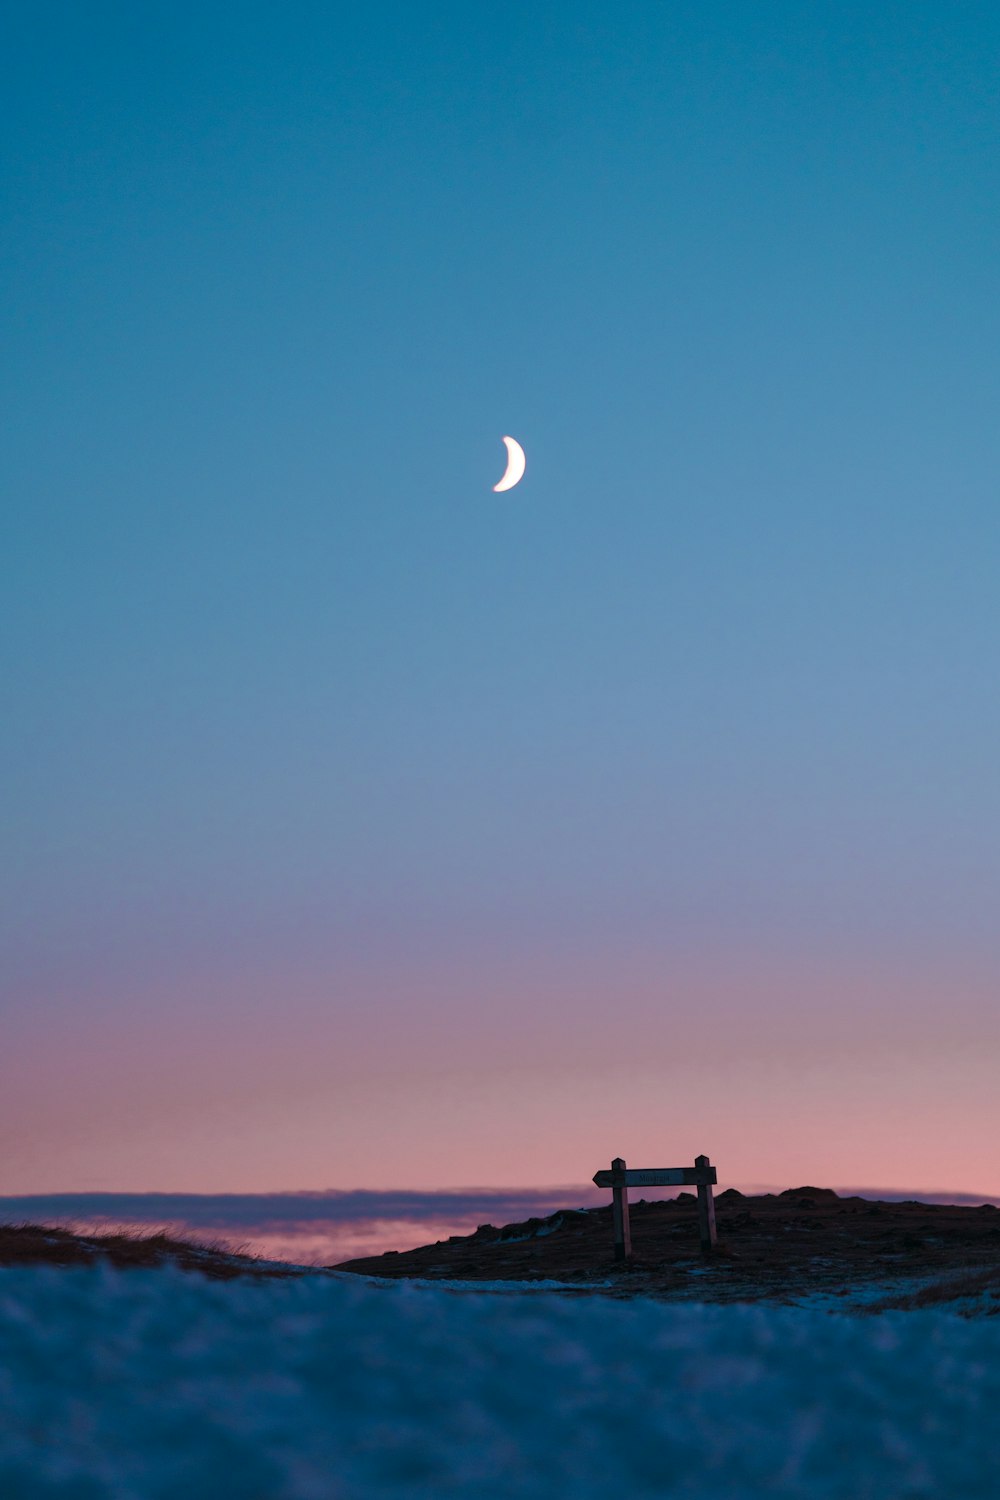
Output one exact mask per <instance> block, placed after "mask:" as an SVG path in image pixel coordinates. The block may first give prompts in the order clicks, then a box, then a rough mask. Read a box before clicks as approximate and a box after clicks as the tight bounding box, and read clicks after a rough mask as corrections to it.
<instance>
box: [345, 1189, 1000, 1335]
mask: <svg viewBox="0 0 1000 1500" xmlns="http://www.w3.org/2000/svg"><path fill="white" fill-rule="evenodd" d="M715 1202H716V1219H717V1224H718V1234H719V1243H718V1246H717V1248H716V1250H715V1251H714V1253H713V1254H711V1255H708V1256H703V1255H702V1254H701V1252H700V1251H699V1247H698V1226H697V1212H696V1208H695V1200H694V1197H693V1195H691V1194H689V1193H681V1194H680V1196H679V1197H678V1198H676V1199H674V1200H670V1201H666V1202H651V1203H647V1202H644V1201H640V1202H633V1203H631V1205H630V1208H631V1225H632V1250H633V1259H632V1262H631V1264H629V1265H620V1264H616V1262H615V1261H614V1259H613V1243H612V1229H611V1208H610V1205H609V1206H608V1207H607V1208H603V1209H591V1210H589V1211H586V1212H582V1211H579V1210H576V1211H574V1210H566V1211H564V1212H562V1213H556V1214H553V1215H551V1217H549V1218H547V1219H529V1220H527V1221H526V1222H525V1223H524V1224H512V1225H508V1226H507V1227H506V1228H504V1229H496V1228H494V1227H493V1226H492V1225H489V1224H486V1225H482V1226H481V1227H480V1228H479V1229H477V1230H476V1232H475V1234H471V1235H455V1236H453V1237H452V1238H451V1239H449V1240H446V1241H442V1242H440V1243H438V1244H435V1245H424V1246H422V1247H421V1248H420V1249H417V1250H408V1251H406V1252H403V1253H399V1254H396V1253H394V1252H391V1251H390V1252H389V1253H388V1254H385V1255H376V1256H371V1257H370V1258H367V1259H362V1260H349V1261H345V1262H344V1263H343V1264H342V1265H340V1266H337V1267H336V1269H337V1270H339V1271H352V1272H356V1273H359V1274H363V1275H368V1276H380V1277H419V1278H423V1279H426V1280H429V1281H434V1280H459V1281H466V1282H475V1281H506V1280H511V1281H525V1282H531V1281H536V1280H543V1279H544V1280H552V1281H560V1282H567V1283H570V1284H575V1285H578V1286H579V1288H580V1291H581V1292H583V1291H586V1290H588V1289H590V1288H592V1287H593V1288H595V1289H596V1287H597V1286H600V1287H601V1290H602V1291H603V1292H604V1294H605V1295H609V1294H610V1295H617V1296H626V1297H634V1296H653V1297H657V1298H662V1299H668V1300H671V1301H673V1300H688V1299H697V1300H699V1301H710V1302H735V1301H757V1300H760V1299H767V1300H773V1301H791V1300H795V1299H797V1298H800V1297H802V1296H803V1295H807V1294H814V1293H817V1292H819V1293H827V1294H829V1295H831V1296H839V1295H846V1293H847V1291H848V1290H850V1291H852V1292H855V1291H856V1290H857V1288H858V1287H859V1286H864V1285H865V1284H869V1285H870V1286H871V1287H872V1289H873V1290H874V1289H877V1288H878V1287H886V1286H887V1285H888V1286H896V1285H899V1287H900V1291H899V1294H898V1295H897V1296H895V1297H887V1298H885V1299H884V1300H883V1301H882V1303H881V1305H882V1306H889V1305H893V1306H921V1305H927V1304H929V1303H933V1302H939V1301H950V1300H954V1298H955V1295H956V1293H958V1292H961V1293H962V1294H963V1295H970V1296H972V1295H977V1294H979V1295H983V1294H985V1295H987V1296H989V1295H990V1294H991V1293H992V1295H993V1296H995V1297H996V1299H997V1311H998V1312H1000V1210H997V1209H996V1208H994V1207H993V1206H992V1205H984V1206H982V1207H981V1208H980V1207H977V1208H958V1207H952V1206H950V1205H940V1204H927V1203H916V1202H909V1203H887V1202H875V1201H871V1200H869V1199H866V1198H840V1197H838V1196H837V1194H836V1193H834V1192H832V1191H831V1190H830V1189H829V1188H814V1187H802V1188H790V1189H789V1190H788V1191H786V1192H784V1193H779V1194H770V1193H768V1194H765V1195H763V1196H760V1197H745V1196H743V1194H741V1193H738V1192H736V1191H735V1189H732V1188H730V1189H728V1190H727V1191H726V1192H723V1193H719V1194H718V1195H717V1196H716V1200H715ZM918 1280H919V1282H921V1283H935V1285H933V1286H932V1285H926V1287H925V1286H918V1285H917V1282H918ZM939 1280H940V1281H942V1282H943V1283H944V1284H942V1285H940V1286H939V1285H937V1284H936V1283H937V1282H938V1281H939Z"/></svg>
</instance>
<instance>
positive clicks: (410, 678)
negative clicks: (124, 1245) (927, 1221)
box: [0, 0, 1000, 1194]
mask: <svg viewBox="0 0 1000 1500" xmlns="http://www.w3.org/2000/svg"><path fill="white" fill-rule="evenodd" d="M998 67H1000V13H998V11H997V9H996V7H995V6H992V5H989V4H977V3H967V4H963V5H961V6H955V5H951V4H943V3H934V4H926V3H919V0H916V3H914V0H906V3H891V0H887V3H883V4H880V5H878V6H871V5H869V4H863V3H852V0H844V3H839V4H837V5H835V6H823V7H819V6H816V5H814V4H811V3H806V0H801V3H786V0H776V3H769V4H768V5H766V6H753V7H751V6H747V5H745V4H742V3H739V0H718V3H714V4H712V5H705V4H703V3H698V4H696V3H693V0H690V3H688V0H678V3H670V4H663V3H660V0H656V3H645V0H637V3H629V4H625V5H621V6H608V5H606V4H603V3H602V4H597V3H593V0H574V3H573V4H563V3H544V0H543V3H540V4H539V3H532V4H531V5H526V4H518V3H507V4H504V5H502V6H501V5H496V4H492V3H488V0H486V3H482V4H476V5H467V4H462V5H459V4H444V3H436V0H428V3H426V4H421V5H419V6H418V5H412V4H409V5H408V4H401V3H385V4H381V5H378V6H365V7H357V6H353V7H349V6H346V5H333V6H331V5H329V4H318V3H316V4H311V3H307V0H303V3H291V4H288V5H284V6H281V7H278V6H272V5H265V4H261V3H254V0H243V3H241V4H239V5H236V4H232V5H230V4H224V3H219V0H207V3H204V4H200V5H198V6H193V5H181V6H177V5H170V6H168V5H165V4H161V3H159V0H151V3H148V4H144V5H142V6H140V7H136V6H130V5H125V4H112V3H108V0H95V3H93V4H91V5H88V6H87V7H85V8H81V7H79V6H75V5H71V4H67V3H56V4H53V5H49V6H47V7H45V8H43V9H40V8H38V7H35V6H28V5H25V4H20V5H15V6H11V7H8V8H7V11H6V13H5V19H4V21H3V23H2V36H0V141H2V156H3V162H2V179H3V182H4V190H3V217H4V225H3V246H4V249H3V252H2V255H3V266H4V273H3V276H2V285H0V340H2V345H3V349H4V359H3V362H2V364H3V369H2V374H0V381H2V389H0V405H2V411H3V428H2V438H0V483H2V489H3V493H4V495H5V496H6V499H5V501H4V505H3V518H2V534H0V633H2V641H3V679H2V704H0V773H2V776H0V780H2V785H3V789H4V790H3V794H2V827H0V839H2V844H3V847H4V850H5V854H4V858H3V868H2V874H0V882H2V883H0V924H2V927H0V950H2V959H0V963H2V1011H3V1029H4V1033H5V1036H6V1042H5V1046H4V1050H3V1058H2V1061H0V1072H2V1075H3V1086H2V1088H0V1138H2V1141H3V1148H2V1152H0V1192H4V1193H8V1194H25V1193H52V1192H84V1191H86V1192H94V1191H130V1192H147V1191H171V1192H181V1191H183V1192H198V1191H200V1192H213V1193H219V1192H246V1193H251V1192H274V1191H279V1190H291V1189H296V1190H319V1189H325V1188H337V1189H342V1190H354V1189H360V1188H367V1189H372V1190H382V1189H393V1190H395V1189H413V1190H416V1189H447V1188H460V1187H462V1188H464V1187H468V1186H470V1185H476V1184H478V1185H492V1186H493V1187H496V1188H506V1187H515V1186H521V1187H531V1186H543V1185H546V1184H552V1183H584V1182H587V1181H588V1180H589V1179H590V1177H591V1176H592V1174H593V1172H594V1171H595V1170H597V1169H598V1168H599V1167H602V1166H604V1165H606V1164H607V1163H608V1162H609V1161H610V1159H611V1158H612V1157H613V1156H615V1155H621V1156H624V1157H625V1158H626V1159H627V1160H629V1161H630V1163H632V1164H634V1165H642V1166H666V1165H678V1164H684V1163H687V1162H690V1161H691V1160H692V1159H693V1157H694V1156H695V1155H696V1154H698V1153H706V1154H708V1155H710V1156H711V1158H712V1160H713V1161H714V1162H716V1163H717V1164H718V1170H719V1182H720V1186H723V1185H726V1184H735V1185H743V1184H748V1183H749V1184H758V1183H769V1184H777V1185H781V1184H785V1183H788V1184H794V1183H800V1182H803V1181H806V1182H819V1183H821V1184H828V1185H834V1186H835V1185H838V1184H844V1183H849V1184H852V1185H855V1186H864V1185H866V1184H872V1185H874V1184H878V1185H880V1186H883V1187H889V1186H892V1187H896V1188H899V1189H913V1190H919V1189H925V1190H931V1189H936V1190H943V1189H947V1190H951V1191H955V1192H971V1193H983V1194H990V1193H992V1194H997V1193H1000V1161H998V1158H997V1155H996V1150H995V1142H996V1140H997V1138H998V1135H1000V1090H998V1089H997V1087H996V1058H997V1048H998V1043H1000V931H998V924H997V910H998V900H1000V772H998V766H1000V694H998V692H997V662H998V657H1000V605H998V599H1000V588H998V578H1000V482H998V481H1000V443H998V437H997V431H998V423H997V406H998V397H1000V355H998V350H1000V285H998V282H1000V166H998V163H1000V153H998V147H1000V139H998V138H1000V117H998V114H997V107H996V97H997V93H996V91H997V77H998ZM505 434H511V435H513V436H514V437H516V438H517V439H518V440H519V441H520V442H521V443H522V444H523V446H524V449H525V452H526V454H527V473H526V476H525V478H524V480H523V481H522V483H521V484H520V485H519V486H517V488H515V489H514V490H512V491H510V492H508V493H506V494H502V495H497V494H494V493H493V490H492V486H493V485H494V484H495V483H496V482H497V481H498V480H499V478H500V476H501V474H502V472H503V467H504V449H503V446H502V443H501V437H502V436H503V435H505Z"/></svg>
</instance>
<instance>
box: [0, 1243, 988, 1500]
mask: <svg viewBox="0 0 1000 1500" xmlns="http://www.w3.org/2000/svg"><path fill="white" fill-rule="evenodd" d="M998 1409H1000V1318H981V1319H979V1320H963V1319H961V1318H957V1317H955V1316H953V1315H951V1314H948V1313H942V1312H939V1311H930V1312H920V1313H892V1314H883V1315H881V1316H875V1317H845V1316H837V1315H831V1314H829V1313H825V1312H820V1311H817V1310H815V1309H809V1308H778V1307H765V1306H760V1305H754V1306H746V1305H743V1306H709V1305H705V1304H698V1303H685V1304H680V1305H666V1304H662V1303H654V1302H649V1301H643V1300H636V1301H629V1302H623V1301H617V1300H613V1299H611V1298H608V1297H601V1296H598V1297H589V1298H570V1297H566V1296H563V1295H560V1294H558V1293H555V1292H539V1291H535V1292H534V1293H533V1294H532V1295H530V1296H527V1295H506V1296H504V1297H491V1296H483V1297H476V1296H472V1295H463V1296H455V1295H454V1294H452V1293H450V1292H448V1291H442V1290H437V1289H434V1290H432V1289H425V1288H413V1287H410V1286H407V1285H406V1284H405V1283H404V1284H395V1285H382V1286H373V1285H370V1284H368V1283H366V1282H365V1281H363V1280H360V1279H359V1280H357V1281H351V1280H350V1279H348V1278H345V1277H343V1276H338V1277H324V1276H320V1275H313V1276H306V1277H302V1278H301V1279H297V1280H294V1279H293V1280H284V1281H237V1282H226V1283H219V1282H209V1281H207V1280H204V1279H203V1278H201V1277H198V1276H192V1275H184V1274H183V1273H181V1272H177V1271H174V1270H171V1269H162V1270H159V1271H148V1272H146V1271H134V1272H129V1273H115V1272H111V1271H108V1270H106V1269H105V1268H102V1267H96V1268H81V1269H77V1270H58V1269H53V1268H36V1269H22V1270H16V1269H15V1270H8V1271H5V1272H3V1273H0V1494H2V1495H3V1496H4V1500H56V1497H59V1500H167V1497H170V1500H175V1497H177V1496H183V1497H184V1500H218V1497H219V1496H233V1497H237V1500H404V1497H405V1500H432V1497H433V1500H447V1497H449V1496H462V1497H469V1500H472V1497H475V1500H518V1497H538V1500H541V1497H545V1500H590V1497H594V1500H597V1497H598V1496H599V1497H601V1500H606V1497H608V1496H609V1495H613V1496H616V1497H618V1496H624V1495H628V1496H630V1497H631V1496H639V1497H642V1496H654V1495H655V1496H663V1495H677V1496H684V1497H691V1496H696V1497H702V1500H744V1497H746V1500H750V1497H757V1496H808V1497H822V1500H836V1497H845V1500H846V1497H851V1500H865V1497H871V1500H875V1497H878V1500H884V1497H892V1500H904V1497H910V1496H928V1497H934V1500H941V1497H948V1496H958V1495H961V1496H962V1497H963V1500H976V1497H983V1500H987V1497H990V1500H992V1497H995V1495H996V1493H997V1478H996V1476H997V1472H998V1471H1000V1423H997V1421H996V1412H997V1410H998Z"/></svg>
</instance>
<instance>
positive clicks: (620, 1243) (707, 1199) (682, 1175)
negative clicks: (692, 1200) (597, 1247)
mask: <svg viewBox="0 0 1000 1500" xmlns="http://www.w3.org/2000/svg"><path fill="white" fill-rule="evenodd" d="M594 1182H595V1183H596V1184H597V1186H598V1187H609V1188H610V1189H611V1195H612V1196H611V1204H612V1218H613V1220H614V1226H615V1260H631V1258H632V1231H631V1228H630V1226H629V1221H628V1190H629V1188H630V1187H677V1186H681V1185H683V1186H685V1187H697V1189H698V1238H699V1240H700V1241H701V1248H702V1250H703V1251H704V1252H705V1253H706V1254H708V1253H709V1252H710V1251H711V1249H712V1246H713V1245H714V1244H715V1199H714V1198H713V1197H712V1187H713V1185H714V1184H715V1183H716V1182H718V1178H717V1177H716V1175H715V1168H714V1167H713V1166H712V1163H711V1162H710V1161H709V1159H708V1157H707V1156H696V1157H695V1159H694V1166H693V1167H633V1168H632V1170H631V1171H629V1169H628V1168H627V1167H626V1165H625V1162H624V1160H623V1159H622V1157H620V1156H616V1157H615V1159H614V1161H613V1162H612V1163H611V1171H610V1172H595V1173H594Z"/></svg>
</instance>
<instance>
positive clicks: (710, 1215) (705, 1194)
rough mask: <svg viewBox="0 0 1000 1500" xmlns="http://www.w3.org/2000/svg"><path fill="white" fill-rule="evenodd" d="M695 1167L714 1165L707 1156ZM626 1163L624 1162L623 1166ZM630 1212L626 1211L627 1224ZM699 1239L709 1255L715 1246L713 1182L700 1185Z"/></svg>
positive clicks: (695, 1162) (696, 1159)
mask: <svg viewBox="0 0 1000 1500" xmlns="http://www.w3.org/2000/svg"><path fill="white" fill-rule="evenodd" d="M694 1164H695V1167H710V1166H711V1165H712V1163H711V1162H710V1161H709V1159H708V1157H707V1156H696V1157H695V1159H694ZM624 1165H625V1163H624V1162H622V1166H624ZM627 1214H628V1210H626V1222H627ZM698 1238H699V1239H700V1241H701V1248H702V1250H703V1251H704V1252H705V1254H706V1255H707V1254H709V1253H710V1252H711V1250H712V1248H713V1246H714V1245H715V1199H714V1198H713V1197H712V1184H711V1182H699V1183H698Z"/></svg>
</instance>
